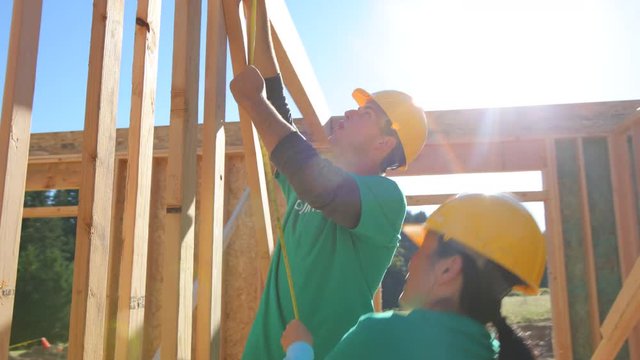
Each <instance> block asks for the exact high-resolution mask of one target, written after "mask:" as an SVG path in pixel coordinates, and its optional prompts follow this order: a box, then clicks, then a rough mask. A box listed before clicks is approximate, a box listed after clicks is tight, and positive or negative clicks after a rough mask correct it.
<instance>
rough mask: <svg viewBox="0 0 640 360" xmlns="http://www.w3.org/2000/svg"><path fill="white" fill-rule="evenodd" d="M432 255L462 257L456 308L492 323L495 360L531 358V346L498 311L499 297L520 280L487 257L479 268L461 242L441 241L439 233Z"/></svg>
mask: <svg viewBox="0 0 640 360" xmlns="http://www.w3.org/2000/svg"><path fill="white" fill-rule="evenodd" d="M433 255H434V256H435V257H437V258H438V259H444V258H448V257H452V256H455V255H459V256H460V257H461V258H462V275H463V283H462V292H461V294H460V308H461V310H462V311H463V312H464V313H465V314H466V315H467V316H469V317H471V318H472V319H475V320H476V321H478V322H480V323H482V324H487V323H492V324H493V326H494V327H495V328H496V330H497V332H498V339H499V340H500V354H499V360H516V359H517V360H528V359H534V358H535V357H534V355H533V353H532V352H531V349H529V347H528V346H527V344H525V342H524V340H523V339H522V338H521V337H520V336H518V334H516V333H515V332H514V330H513V329H512V328H511V326H510V325H509V324H507V322H506V320H505V318H504V317H503V316H502V314H501V311H500V310H501V307H502V298H503V297H504V296H505V295H506V293H507V292H508V291H509V290H510V289H511V287H513V286H514V285H516V284H519V283H522V281H521V280H520V279H519V278H518V277H517V276H515V275H513V274H512V273H511V272H509V271H507V270H505V269H504V268H503V267H501V266H500V265H498V264H496V263H494V262H493V261H491V260H487V261H486V263H485V264H484V266H482V268H481V267H480V266H479V265H478V263H477V262H476V261H475V260H474V258H473V257H472V256H471V255H470V254H469V252H468V251H466V249H465V248H464V247H463V246H462V245H460V244H459V243H457V242H456V241H455V240H448V241H445V240H444V238H443V237H442V236H440V238H439V240H438V246H437V247H436V249H435V250H434V252H433Z"/></svg>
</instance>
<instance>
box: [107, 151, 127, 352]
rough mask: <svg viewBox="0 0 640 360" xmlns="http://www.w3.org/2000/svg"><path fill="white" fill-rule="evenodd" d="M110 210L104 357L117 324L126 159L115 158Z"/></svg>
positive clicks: (112, 345) (112, 349)
mask: <svg viewBox="0 0 640 360" xmlns="http://www.w3.org/2000/svg"><path fill="white" fill-rule="evenodd" d="M115 171H116V172H115V178H114V182H113V205H112V211H111V214H112V215H111V219H112V220H111V241H110V244H109V278H108V280H107V289H108V290H107V301H108V303H107V346H106V349H105V358H106V359H114V358H115V355H114V354H115V350H116V328H117V325H118V299H119V296H118V288H119V286H120V272H121V264H122V249H123V243H124V239H123V231H122V229H123V226H124V202H125V197H126V189H127V160H125V159H118V160H116V170H115Z"/></svg>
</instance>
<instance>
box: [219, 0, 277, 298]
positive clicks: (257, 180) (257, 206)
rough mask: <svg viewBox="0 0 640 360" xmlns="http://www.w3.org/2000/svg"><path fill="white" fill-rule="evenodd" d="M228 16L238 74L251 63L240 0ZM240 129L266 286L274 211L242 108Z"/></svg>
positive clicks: (227, 3) (231, 1)
mask: <svg viewBox="0 0 640 360" xmlns="http://www.w3.org/2000/svg"><path fill="white" fill-rule="evenodd" d="M223 5H224V17H225V22H226V28H227V34H228V37H229V51H230V53H231V64H232V66H233V73H234V74H238V73H240V72H241V71H242V70H244V68H245V67H246V66H247V60H246V59H247V58H246V48H245V39H244V30H243V27H242V21H241V16H242V15H241V12H240V8H239V6H238V1H236V0H223ZM240 131H241V133H242V142H243V144H244V156H245V158H244V161H245V165H246V169H247V183H248V184H249V188H250V189H251V194H250V197H251V205H252V209H253V219H254V226H255V230H256V236H255V243H256V246H255V251H256V259H257V266H258V284H259V286H260V288H262V287H263V286H264V283H265V280H266V276H267V272H268V270H269V262H270V255H271V253H272V251H273V232H272V227H271V214H270V212H269V200H268V198H267V188H266V180H265V173H264V165H263V163H262V158H261V154H262V150H261V149H260V142H259V140H258V135H257V133H256V129H255V128H254V126H253V124H252V123H251V119H250V118H249V117H248V116H247V114H246V113H245V112H244V110H242V109H240Z"/></svg>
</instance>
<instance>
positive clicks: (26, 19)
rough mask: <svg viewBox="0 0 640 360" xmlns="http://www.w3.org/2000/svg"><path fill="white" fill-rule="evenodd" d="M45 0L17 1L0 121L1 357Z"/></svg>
mask: <svg viewBox="0 0 640 360" xmlns="http://www.w3.org/2000/svg"><path fill="white" fill-rule="evenodd" d="M41 15H42V0H31V1H17V2H15V3H14V4H13V16H12V18H11V35H10V40H9V56H8V61H7V72H6V78H5V79H6V80H5V87H4V98H3V102H2V118H1V119H0V121H1V124H0V354H1V355H0V356H2V357H5V354H8V353H9V338H10V336H11V321H12V318H13V303H14V296H15V288H16V276H17V270H18V253H19V250H20V228H21V221H22V204H23V202H24V189H25V178H26V176H27V166H26V164H27V158H28V152H29V140H30V128H31V108H32V105H33V91H34V87H35V80H36V60H37V55H35V56H34V54H37V53H38V41H39V38H40V19H41Z"/></svg>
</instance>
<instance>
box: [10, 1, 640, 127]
mask: <svg viewBox="0 0 640 360" xmlns="http://www.w3.org/2000/svg"><path fill="white" fill-rule="evenodd" d="M125 4H126V10H125V11H126V15H125V32H124V39H123V40H124V45H123V46H124V47H123V57H122V66H121V81H120V99H119V112H118V127H127V126H128V115H129V97H130V93H131V91H130V87H131V63H132V48H133V25H134V19H135V6H136V4H135V2H134V1H131V0H127V1H125ZM287 4H288V6H289V9H290V12H291V15H292V17H293V20H294V22H295V23H296V26H297V27H298V31H299V33H300V36H301V38H302V40H303V42H304V44H305V47H306V49H307V52H308V54H309V58H310V59H311V62H312V64H313V66H314V68H315V71H316V74H317V76H318V79H319V82H320V85H321V87H322V89H323V90H324V93H325V96H326V98H327V102H328V104H329V107H330V110H331V112H332V114H336V115H337V114H341V113H342V112H344V110H346V109H348V108H349V107H350V106H352V101H351V99H350V92H351V90H352V89H353V88H354V87H364V88H366V89H370V90H379V89H385V88H396V89H400V90H404V91H407V92H409V93H411V94H412V95H413V96H414V97H415V98H416V100H417V101H418V102H419V103H420V104H422V106H423V107H424V108H425V109H433V110H435V109H453V108H473V107H491V106H512V105H528V104H545V103H570V102H586V101H607V100H625V99H639V98H640V66H638V64H640V46H638V39H637V35H638V34H640V2H638V1H632V0H600V1H551V0H541V1H506V0H504V1H502V0H487V1H482V2H477V1H473V0H449V1H443V0H441V1H428V0H385V1H381V0H379V1H373V0H349V1H344V0H323V1H318V0H316V1H311V0H287ZM480 4H481V5H480ZM12 5H13V2H12V1H8V0H3V1H0V69H2V70H1V73H0V85H2V86H3V88H4V77H5V73H4V69H5V67H6V53H7V48H8V39H9V25H10V17H11V9H12ZM173 6H174V3H173V2H172V1H164V2H163V9H162V20H161V35H160V41H161V44H160V64H159V68H160V74H159V78H158V92H157V102H156V104H157V108H156V124H157V125H166V124H168V122H169V109H170V85H171V82H170V79H171V77H170V72H171V51H172V43H171V37H172V26H173ZM91 10H92V4H91V1H86V0H85V1H68V0H67V1H64V0H58V1H44V8H43V20H42V28H41V37H40V53H39V58H38V72H37V77H36V92H35V100H34V111H33V121H32V130H33V131H34V132H47V131H69V130H80V129H82V127H83V122H84V101H85V91H86V78H87V62H88V53H89V37H90V30H91ZM203 10H204V9H203ZM203 12H204V11H203ZM634 37H635V39H634ZM202 40H203V50H204V36H203V39H202ZM203 56H204V53H203ZM201 64H202V65H204V61H201ZM203 78H204V74H203V73H201V79H203ZM200 105H201V106H202V102H201V103H200ZM227 119H228V120H230V121H233V120H235V119H237V110H236V108H235V105H234V104H233V102H231V100H230V99H228V106H227Z"/></svg>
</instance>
